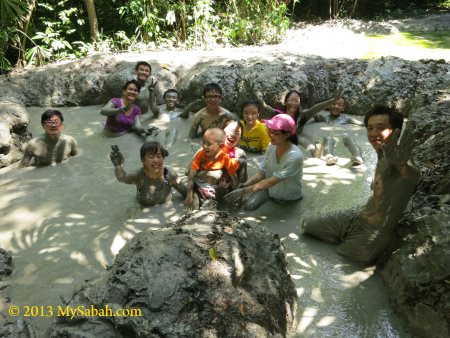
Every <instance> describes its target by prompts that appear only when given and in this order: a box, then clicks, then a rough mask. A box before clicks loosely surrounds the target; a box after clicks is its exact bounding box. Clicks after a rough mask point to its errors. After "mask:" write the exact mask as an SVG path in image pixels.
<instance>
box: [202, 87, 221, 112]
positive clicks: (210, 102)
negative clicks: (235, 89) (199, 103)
mask: <svg viewBox="0 0 450 338" xmlns="http://www.w3.org/2000/svg"><path fill="white" fill-rule="evenodd" d="M203 99H204V100H205V103H206V107H207V108H209V109H217V108H218V107H219V105H220V102H221V101H222V95H220V93H219V92H217V91H215V90H212V91H210V92H207V93H206V94H205V96H203Z"/></svg>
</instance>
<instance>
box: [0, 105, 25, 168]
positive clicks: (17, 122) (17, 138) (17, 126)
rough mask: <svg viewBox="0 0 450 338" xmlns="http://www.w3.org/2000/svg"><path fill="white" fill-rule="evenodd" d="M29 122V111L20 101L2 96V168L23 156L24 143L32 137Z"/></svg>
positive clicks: (0, 126)
mask: <svg viewBox="0 0 450 338" xmlns="http://www.w3.org/2000/svg"><path fill="white" fill-rule="evenodd" d="M28 122H29V118H28V113H27V111H26V109H25V108H24V107H23V106H22V105H21V104H20V103H19V102H17V101H16V100H14V99H12V98H8V97H0V168H1V167H7V166H9V165H10V164H11V163H14V162H17V161H19V160H20V159H21V158H22V155H23V144H24V143H25V142H26V141H27V140H29V139H30V138H31V134H30V133H29V132H28Z"/></svg>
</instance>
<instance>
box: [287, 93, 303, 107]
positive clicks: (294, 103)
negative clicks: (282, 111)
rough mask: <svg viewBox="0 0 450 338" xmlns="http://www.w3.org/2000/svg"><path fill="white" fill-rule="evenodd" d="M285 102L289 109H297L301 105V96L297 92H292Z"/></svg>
mask: <svg viewBox="0 0 450 338" xmlns="http://www.w3.org/2000/svg"><path fill="white" fill-rule="evenodd" d="M284 104H285V105H286V109H287V110H288V111H297V109H298V107H300V96H299V95H298V94H297V93H291V94H290V95H289V96H287V97H286V99H285V100H284Z"/></svg>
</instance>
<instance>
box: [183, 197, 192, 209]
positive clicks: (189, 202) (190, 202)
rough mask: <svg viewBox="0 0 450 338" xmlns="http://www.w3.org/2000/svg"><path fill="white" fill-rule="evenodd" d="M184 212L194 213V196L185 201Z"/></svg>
mask: <svg viewBox="0 0 450 338" xmlns="http://www.w3.org/2000/svg"><path fill="white" fill-rule="evenodd" d="M184 210H186V211H192V210H194V199H193V198H192V196H189V195H188V196H187V197H186V199H185V200H184Z"/></svg>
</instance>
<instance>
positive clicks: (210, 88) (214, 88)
mask: <svg viewBox="0 0 450 338" xmlns="http://www.w3.org/2000/svg"><path fill="white" fill-rule="evenodd" d="M209 92H218V93H219V94H220V96H223V91H222V88H221V87H220V86H219V85H218V84H217V83H214V82H211V83H208V84H207V85H205V87H204V88H203V96H205V95H206V93H209Z"/></svg>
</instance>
